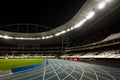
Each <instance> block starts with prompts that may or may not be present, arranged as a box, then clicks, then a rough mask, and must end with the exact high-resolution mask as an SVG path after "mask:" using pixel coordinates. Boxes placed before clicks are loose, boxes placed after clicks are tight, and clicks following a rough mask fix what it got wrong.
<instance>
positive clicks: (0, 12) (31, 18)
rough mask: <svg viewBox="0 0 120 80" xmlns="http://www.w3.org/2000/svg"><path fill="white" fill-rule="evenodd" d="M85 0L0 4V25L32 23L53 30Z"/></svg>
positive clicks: (51, 0) (44, 0) (68, 17)
mask: <svg viewBox="0 0 120 80" xmlns="http://www.w3.org/2000/svg"><path fill="white" fill-rule="evenodd" d="M85 1H86V0H43V1H42V0H39V1H37V2H35V1H33V0H32V1H30V0H29V1H28V2H27V1H26V2H25V1H18V0H17V1H14V2H11V0H10V1H9V2H1V3H0V25H7V24H16V23H32V24H39V25H45V26H50V27H52V28H55V27H57V26H60V25H62V24H64V23H66V22H67V21H69V20H70V19H71V18H72V17H73V16H74V15H75V14H76V13H77V11H78V10H79V9H80V8H81V6H82V5H83V4H84V2H85Z"/></svg>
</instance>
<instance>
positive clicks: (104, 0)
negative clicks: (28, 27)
mask: <svg viewBox="0 0 120 80" xmlns="http://www.w3.org/2000/svg"><path fill="white" fill-rule="evenodd" d="M111 1H112V0H103V1H102V2H100V3H99V4H98V9H103V8H104V7H105V6H106V4H107V3H108V2H111ZM94 15H95V11H90V12H89V13H88V15H87V16H86V17H85V18H83V19H82V20H81V21H79V22H78V23H77V24H75V25H74V26H72V27H70V28H68V29H66V30H61V31H60V32H57V33H56V34H53V35H49V36H42V37H35V38H32V37H29V38H25V37H10V36H8V35H0V38H3V39H16V40H40V39H49V38H53V37H55V36H59V35H62V34H65V33H67V32H69V31H71V30H74V29H75V28H79V27H81V26H82V25H83V24H84V23H85V22H86V21H87V20H89V19H91V18H92V17H93V16H94Z"/></svg>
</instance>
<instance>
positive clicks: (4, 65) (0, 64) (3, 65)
mask: <svg viewBox="0 0 120 80" xmlns="http://www.w3.org/2000/svg"><path fill="white" fill-rule="evenodd" d="M44 60H45V59H0V71H6V70H10V69H11V68H17V67H22V66H28V65H33V64H38V63H41V62H43V61H44Z"/></svg>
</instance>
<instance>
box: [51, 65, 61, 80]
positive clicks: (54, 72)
mask: <svg viewBox="0 0 120 80" xmlns="http://www.w3.org/2000/svg"><path fill="white" fill-rule="evenodd" d="M49 64H50V66H51V68H52V69H53V71H54V73H55V74H56V76H57V78H58V80H60V77H59V76H58V74H57V72H56V71H55V69H54V68H53V66H52V65H51V63H49Z"/></svg>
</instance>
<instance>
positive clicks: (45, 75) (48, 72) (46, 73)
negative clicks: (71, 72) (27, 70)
mask: <svg viewBox="0 0 120 80" xmlns="http://www.w3.org/2000/svg"><path fill="white" fill-rule="evenodd" d="M55 66H56V64H55ZM60 68H61V66H59V67H58V68H56V70H58V69H60ZM50 69H51V68H50ZM46 71H47V70H46ZM51 73H53V71H50V72H46V73H45V76H46V75H48V74H51ZM41 76H42V75H41ZM41 76H37V77H34V78H32V79H36V78H39V77H41ZM30 80H31V79H30Z"/></svg>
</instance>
